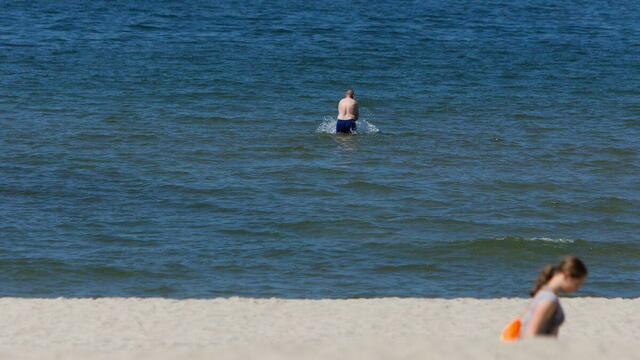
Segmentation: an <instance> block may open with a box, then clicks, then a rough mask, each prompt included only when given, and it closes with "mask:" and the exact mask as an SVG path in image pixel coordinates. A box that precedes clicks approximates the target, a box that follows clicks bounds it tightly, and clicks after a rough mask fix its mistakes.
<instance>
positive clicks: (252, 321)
mask: <svg viewBox="0 0 640 360" xmlns="http://www.w3.org/2000/svg"><path fill="white" fill-rule="evenodd" d="M562 303H563V306H564V308H565V312H566V314H567V322H566V323H565V325H564V326H563V327H562V328H561V333H560V338H559V339H558V340H533V341H525V342H520V343H518V344H503V343H501V342H500V341H499V340H498V334H499V332H500V330H501V329H502V327H503V326H504V325H505V324H506V323H507V322H508V321H509V320H510V319H511V318H512V317H514V316H515V315H517V314H518V313H520V312H521V311H522V309H523V308H524V306H525V304H526V300H524V299H495V300H476V299H455V300H442V299H394V298H386V299H370V300H365V299H361V300H280V299H265V300H255V299H240V298H232V299H213V300H165V299H135V298H128V299H120V298H112V299H98V300H91V299H51V300H36V299H13V298H0V309H2V313H1V316H0V358H2V359H17V358H28V359H52V358H58V359H87V358H90V359H95V358H99V359H134V358H136V359H137V358H140V359H143V358H144V359H146V358H156V359H158V358H160V359H174V358H196V359H214V358H215V359H251V358H254V359H283V358H284V359H390V358H394V359H538V360H542V359H550V358H557V359H563V360H564V359H597V358H599V359H640V350H638V347H637V345H638V344H639V343H640V342H639V341H638V340H639V336H640V315H638V314H640V298H639V299H625V300H623V299H600V298H577V299H563V300H562Z"/></svg>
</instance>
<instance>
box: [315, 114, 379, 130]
mask: <svg viewBox="0 0 640 360" xmlns="http://www.w3.org/2000/svg"><path fill="white" fill-rule="evenodd" d="M362 112H364V116H362V115H361V116H360V119H358V122H357V130H356V132H355V133H356V134H366V135H373V134H377V133H378V132H380V129H378V127H377V126H375V125H374V124H373V123H372V120H375V116H374V115H373V113H372V112H371V111H369V110H368V109H362ZM316 132H317V133H323V134H335V133H336V118H335V116H329V115H326V116H323V117H322V123H321V124H320V125H319V126H318V128H317V129H316Z"/></svg>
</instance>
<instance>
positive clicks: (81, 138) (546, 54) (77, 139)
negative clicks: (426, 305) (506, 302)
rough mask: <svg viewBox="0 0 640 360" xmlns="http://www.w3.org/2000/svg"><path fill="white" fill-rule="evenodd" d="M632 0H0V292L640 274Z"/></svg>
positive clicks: (603, 290)
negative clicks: (345, 121) (353, 126)
mask: <svg viewBox="0 0 640 360" xmlns="http://www.w3.org/2000/svg"><path fill="white" fill-rule="evenodd" d="M639 6H640V5H639V3H638V2H637V1H616V2H574V1H543V0H540V1H534V0H515V1H488V2H485V1H467V2H464V1H462V2H451V1H420V2H409V1H407V2H385V1H367V2H349V1H347V2H339V3H331V2H314V1H312V2H309V1H268V2H232V1H219V2H204V1H189V2H185V1H183V2H164V1H112V2H102V1H82V2H78V1H57V2H35V3H34V2H22V1H2V2H0V296H26V297H35V296H37V297H58V296H164V297H172V298H185V297H215V296H252V297H271V296H276V297H286V298H347V297H377V296H418V297H459V296H471V297H497V296H526V293H527V290H528V289H529V287H530V286H531V284H532V282H533V280H534V278H535V277H536V275H537V272H538V271H539V270H540V269H541V268H542V266H543V265H544V264H546V263H551V262H556V261H557V260H558V259H559V257H561V256H563V255H565V254H575V255H578V256H580V257H581V258H583V260H584V261H585V262H586V264H587V265H588V267H589V270H590V275H589V278H588V280H587V282H586V283H585V286H584V288H583V290H582V291H581V292H580V293H579V294H583V295H593V296H607V297H616V296H623V297H632V296H639V295H640V275H639V274H640V235H639V234H640V192H639V191H640V176H639V175H640V160H639V154H640V142H639V140H638V139H639V138H640V105H639V101H638V99H640V90H639V87H638V84H640V66H638V64H639V61H640V46H638V44H639V43H640V35H639V34H640V25H639V24H640V7H639ZM349 87H352V88H353V89H355V92H356V98H357V99H358V101H359V102H360V106H361V108H362V109H363V111H361V112H362V114H363V115H362V119H361V120H362V121H361V122H359V128H358V134H357V135H353V136H344V135H340V136H336V135H335V134H333V132H335V117H336V114H337V109H336V108H337V103H338V101H339V100H340V98H341V96H342V94H343V92H344V90H345V89H346V88H349ZM365 110H366V111H365Z"/></svg>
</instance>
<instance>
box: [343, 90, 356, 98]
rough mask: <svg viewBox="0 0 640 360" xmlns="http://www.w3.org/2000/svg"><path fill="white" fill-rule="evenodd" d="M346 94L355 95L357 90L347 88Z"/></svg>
mask: <svg viewBox="0 0 640 360" xmlns="http://www.w3.org/2000/svg"><path fill="white" fill-rule="evenodd" d="M345 94H347V95H348V96H351V97H353V95H354V94H355V92H353V89H347V91H345Z"/></svg>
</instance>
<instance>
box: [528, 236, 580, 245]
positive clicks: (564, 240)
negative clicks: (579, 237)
mask: <svg viewBox="0 0 640 360" xmlns="http://www.w3.org/2000/svg"><path fill="white" fill-rule="evenodd" d="M525 240H529V241H546V242H552V243H557V244H573V243H575V242H576V241H575V240H573V239H563V238H557V239H554V238H548V237H533V238H528V239H525Z"/></svg>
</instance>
